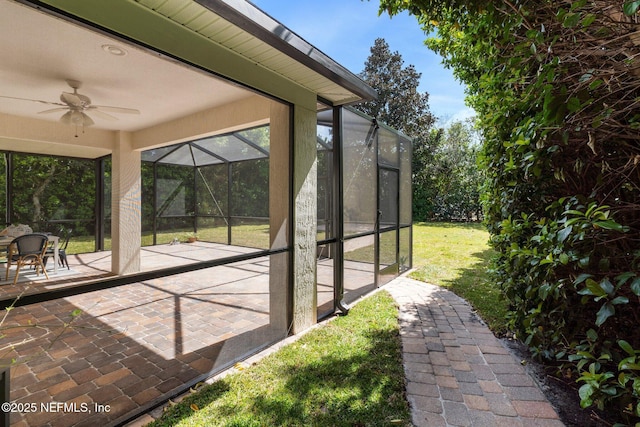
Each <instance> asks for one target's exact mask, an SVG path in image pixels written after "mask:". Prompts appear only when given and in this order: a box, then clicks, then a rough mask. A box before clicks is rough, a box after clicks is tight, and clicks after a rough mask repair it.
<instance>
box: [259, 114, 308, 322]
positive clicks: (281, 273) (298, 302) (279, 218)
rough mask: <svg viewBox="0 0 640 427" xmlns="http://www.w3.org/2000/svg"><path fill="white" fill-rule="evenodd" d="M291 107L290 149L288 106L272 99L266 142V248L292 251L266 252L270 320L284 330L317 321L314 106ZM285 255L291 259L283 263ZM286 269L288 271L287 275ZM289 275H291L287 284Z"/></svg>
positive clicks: (286, 258)
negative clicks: (268, 254)
mask: <svg viewBox="0 0 640 427" xmlns="http://www.w3.org/2000/svg"><path fill="white" fill-rule="evenodd" d="M293 108H294V114H293V119H294V123H293V140H294V147H293V152H291V149H290V140H291V135H290V129H291V126H290V117H291V113H290V107H288V106H286V105H282V104H280V103H277V102H273V105H272V108H271V124H270V135H271V146H270V148H269V153H270V155H269V165H270V175H269V217H270V230H271V248H272V249H279V248H284V247H286V246H288V245H291V246H292V250H293V253H292V254H288V253H283V254H277V255H273V256H271V259H270V269H269V283H270V293H269V295H270V313H271V326H273V327H276V328H278V329H277V330H279V331H283V330H284V331H285V332H286V331H290V332H292V333H294V334H296V333H298V332H300V331H303V330H305V329H307V328H309V327H311V326H313V325H314V324H315V323H316V322H317V292H316V225H317V224H316V223H317V173H318V172H317V151H316V112H315V111H313V110H309V109H306V108H304V107H300V106H296V107H293ZM291 167H293V171H292V170H291ZM290 186H292V188H291V193H292V194H291V198H292V201H293V212H292V213H293V217H292V218H289V215H290V212H289V211H290V202H289V200H290V199H289V197H290V191H288V189H289V188H290ZM289 223H292V224H293V236H289V225H288V224H289ZM292 237H293V238H292ZM289 260H291V265H289V268H287V265H288V264H289ZM289 272H291V275H290V276H289ZM289 278H291V280H292V283H291V285H290V280H289ZM289 286H291V287H289ZM290 290H291V292H290ZM289 310H290V311H289ZM289 322H290V324H289ZM282 328H284V329H282Z"/></svg>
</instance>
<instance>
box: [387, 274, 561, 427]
mask: <svg viewBox="0 0 640 427" xmlns="http://www.w3.org/2000/svg"><path fill="white" fill-rule="evenodd" d="M384 289H386V290H387V291H389V293H391V294H392V295H393V297H394V298H395V300H396V301H397V302H398V303H399V305H400V334H401V336H402V346H403V357H404V369H405V375H406V377H407V397H408V399H409V403H410V404H411V411H412V418H413V424H414V425H415V426H416V427H423V426H424V427H439V426H478V427H480V426H486V427H499V426H509V427H518V426H523V427H526V426H537V427H547V426H554V427H556V426H563V425H564V424H563V423H562V422H561V421H560V419H559V417H558V414H557V413H556V411H555V410H554V408H553V407H552V406H551V404H550V403H549V402H548V401H547V399H546V398H545V396H544V394H543V393H542V392H541V391H540V389H539V388H538V386H537V385H536V383H535V382H534V381H533V379H532V378H531V377H530V376H529V374H528V373H527V372H526V370H525V369H524V367H523V366H522V365H521V364H520V362H519V361H518V360H517V359H516V358H515V357H514V356H513V355H512V354H511V353H510V352H509V351H508V350H507V349H506V348H505V347H504V346H503V345H502V344H501V342H500V341H499V340H498V339H497V338H496V337H495V336H494V335H493V334H492V333H491V331H490V330H489V329H488V328H487V326H486V325H484V324H483V323H482V322H481V321H480V320H479V318H478V317H477V316H476V315H475V314H474V313H473V311H472V310H471V307H470V306H469V305H468V304H467V303H466V302H465V301H464V300H463V299H462V298H460V297H458V296H457V295H455V294H454V293H452V292H450V291H447V290H445V289H442V288H439V287H437V286H433V285H429V284H426V283H423V282H418V281H415V280H411V279H409V278H406V277H400V278H397V279H395V280H393V281H392V282H390V283H388V284H387V285H385V287H384Z"/></svg>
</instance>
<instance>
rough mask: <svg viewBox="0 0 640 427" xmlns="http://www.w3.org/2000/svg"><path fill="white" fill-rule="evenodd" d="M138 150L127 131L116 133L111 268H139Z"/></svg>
mask: <svg viewBox="0 0 640 427" xmlns="http://www.w3.org/2000/svg"><path fill="white" fill-rule="evenodd" d="M140 165H141V163H140V152H139V151H134V150H133V145H132V138H131V134H130V133H128V132H118V133H116V141H115V145H114V149H113V154H112V175H111V250H112V254H111V272H113V273H115V274H127V273H135V272H138V271H140V243H141V232H142V223H141V206H142V203H141V196H142V191H141V172H140Z"/></svg>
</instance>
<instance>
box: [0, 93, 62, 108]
mask: <svg viewBox="0 0 640 427" xmlns="http://www.w3.org/2000/svg"><path fill="white" fill-rule="evenodd" d="M0 98H6V99H17V100H18V101H31V102H39V103H40V104H47V105H60V106H63V107H64V106H65V104H61V103H59V102H49V101H42V100H40V99H29V98H17V97H15V96H4V95H0Z"/></svg>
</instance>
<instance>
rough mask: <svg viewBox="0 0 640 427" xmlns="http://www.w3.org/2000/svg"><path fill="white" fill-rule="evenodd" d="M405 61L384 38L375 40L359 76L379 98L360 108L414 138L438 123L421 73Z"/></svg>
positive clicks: (359, 105) (360, 105)
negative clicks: (404, 64)
mask: <svg viewBox="0 0 640 427" xmlns="http://www.w3.org/2000/svg"><path fill="white" fill-rule="evenodd" d="M403 63H404V61H403V60H402V56H401V55H400V53H398V52H391V50H390V49H389V44H388V43H387V42H386V41H385V40H384V39H376V41H375V43H374V45H373V46H372V47H371V55H369V57H368V58H367V62H366V63H365V67H364V71H363V72H362V73H360V77H361V78H362V79H363V80H364V81H366V82H367V83H368V84H369V85H371V86H372V87H373V88H374V89H376V91H377V92H378V99H376V100H373V101H369V102H366V103H362V104H358V106H357V108H358V109H359V110H360V111H362V112H363V113H365V114H368V115H369V116H371V117H374V118H376V119H378V120H380V121H381V122H383V123H385V124H387V125H389V126H391V127H392V128H394V129H396V130H399V131H400V132H402V133H404V134H405V135H407V136H409V137H411V138H422V137H424V136H426V135H427V134H428V133H429V130H430V129H431V127H432V126H433V123H434V122H435V119H434V117H433V115H432V114H431V112H430V110H429V94H428V93H426V92H424V93H420V92H419V91H418V86H419V84H420V77H421V74H420V73H418V72H417V71H416V69H415V67H414V66H413V65H408V66H407V67H403Z"/></svg>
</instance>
